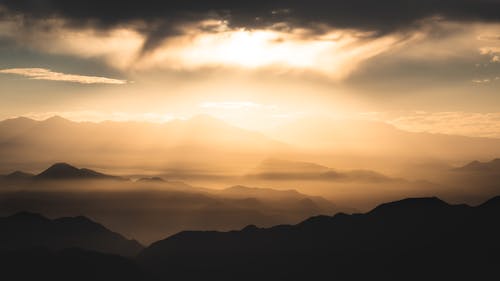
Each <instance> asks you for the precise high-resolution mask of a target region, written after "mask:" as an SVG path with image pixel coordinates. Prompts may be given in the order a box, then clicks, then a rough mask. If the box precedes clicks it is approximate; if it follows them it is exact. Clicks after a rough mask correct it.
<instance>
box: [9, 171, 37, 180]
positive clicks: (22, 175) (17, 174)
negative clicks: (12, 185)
mask: <svg viewBox="0 0 500 281" xmlns="http://www.w3.org/2000/svg"><path fill="white" fill-rule="evenodd" d="M34 176H35V175H34V174H31V173H26V172H23V171H14V172H12V173H10V174H7V175H5V176H3V179H5V180H13V181H16V180H29V179H31V178H33V177H34Z"/></svg>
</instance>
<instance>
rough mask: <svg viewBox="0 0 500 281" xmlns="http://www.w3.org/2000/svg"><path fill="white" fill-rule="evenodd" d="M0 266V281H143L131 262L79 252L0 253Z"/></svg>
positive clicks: (119, 258)
mask: <svg viewBox="0 0 500 281" xmlns="http://www.w3.org/2000/svg"><path fill="white" fill-rule="evenodd" d="M0 264H1V265H2V266H1V268H2V272H1V275H2V280H16V281H33V280H51V281H68V280H72V281H89V280H95V281H111V280H119V281H144V280H147V277H146V275H145V274H144V272H142V271H141V270H140V268H139V267H138V266H137V264H136V263H134V261H133V260H131V259H128V258H125V257H121V256H117V255H111V254H104V253H99V252H91V251H86V250H81V249H66V250H62V251H50V250H47V249H30V250H22V251H2V250H0Z"/></svg>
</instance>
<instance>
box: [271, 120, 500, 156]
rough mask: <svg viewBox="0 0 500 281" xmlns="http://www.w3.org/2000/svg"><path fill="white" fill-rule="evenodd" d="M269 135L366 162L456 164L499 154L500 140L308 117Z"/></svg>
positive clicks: (372, 122) (305, 146)
mask: <svg viewBox="0 0 500 281" xmlns="http://www.w3.org/2000/svg"><path fill="white" fill-rule="evenodd" d="M268 134H269V136H271V137H273V138H275V139H279V140H282V141H284V142H287V143H289V144H292V145H296V146H300V147H304V148H308V149H310V150H313V151H317V152H318V153H325V152H328V153H329V154H330V155H337V156H338V155H363V156H364V157H365V158H366V159H369V157H388V158H389V159H392V157H397V158H399V159H405V158H408V157H412V158H422V157H423V156H426V155H432V159H441V160H450V159H454V160H456V159H471V158H477V157H491V155H499V154H500V139H495V138H481V137H465V136H455V135H445V134H432V133H425V132H408V131H404V130H400V129H398V128H396V127H394V126H392V125H390V124H387V123H384V122H379V121H368V120H355V119H333V118H326V117H305V118H301V119H298V120H295V121H292V122H290V123H288V124H285V125H283V126H280V127H278V128H275V129H274V130H272V131H270V132H269V133H268ZM351 160H352V159H351ZM393 161H394V160H393ZM397 165H398V164H396V166H397Z"/></svg>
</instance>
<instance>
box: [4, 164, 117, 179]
mask: <svg viewBox="0 0 500 281" xmlns="http://www.w3.org/2000/svg"><path fill="white" fill-rule="evenodd" d="M2 178H3V179H4V180H10V181H16V180H126V179H125V178H122V177H118V176H111V175H107V174H103V173H100V172H96V171H94V170H91V169H87V168H76V167H74V166H72V165H70V164H67V163H55V164H53V165H51V166H50V167H49V168H47V169H45V170H44V171H42V172H41V173H39V174H37V175H34V174H31V173H26V172H22V171H15V172H12V173H10V174H7V175H4V176H3V177H2Z"/></svg>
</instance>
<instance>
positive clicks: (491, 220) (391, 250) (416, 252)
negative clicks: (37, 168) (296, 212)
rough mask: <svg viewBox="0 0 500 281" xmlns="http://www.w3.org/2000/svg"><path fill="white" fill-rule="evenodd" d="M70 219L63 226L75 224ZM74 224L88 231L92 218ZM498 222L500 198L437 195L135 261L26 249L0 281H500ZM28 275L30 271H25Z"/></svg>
mask: <svg viewBox="0 0 500 281" xmlns="http://www.w3.org/2000/svg"><path fill="white" fill-rule="evenodd" d="M6 219H7V220H14V221H24V220H29V221H32V220H33V221H38V220H43V221H45V220H46V219H43V217H40V216H39V215H35V214H17V215H14V216H11V217H10V218H3V219H2V220H6ZM73 220H75V218H72V219H63V220H61V221H58V222H57V224H60V226H61V227H63V225H65V226H68V225H70V226H72V225H73V224H74V223H75V222H74V221H73ZM49 221H50V220H49ZM56 221H57V220H56ZM77 221H84V222H85V223H86V224H88V223H89V222H88V219H85V218H78V219H77ZM499 221H500V196H499V197H494V198H492V199H490V200H488V201H487V202H485V203H483V204H481V205H478V206H475V207H471V206H468V205H464V204H459V205H450V204H448V203H446V202H444V201H442V200H440V199H438V198H436V197H428V198H409V199H404V200H400V201H394V202H390V203H385V204H381V205H379V206H378V207H376V208H374V209H372V210H371V211H369V212H367V213H364V214H353V215H347V214H343V213H338V214H336V215H334V216H316V217H311V218H309V219H307V220H305V221H303V222H301V223H299V224H296V225H278V226H274V227H271V228H259V227H257V226H254V225H249V226H247V227H245V228H243V229H241V230H236V231H229V232H218V231H183V232H180V233H177V234H175V235H172V236H170V237H168V238H166V239H164V240H160V241H158V242H155V243H153V244H151V245H150V246H149V247H146V248H145V249H143V250H142V251H140V252H139V253H138V254H137V255H136V256H135V257H131V258H124V257H120V256H116V255H109V254H103V253H100V251H99V250H97V251H89V250H87V249H85V246H83V247H80V248H83V249H68V250H55V251H54V250H47V249H40V248H38V249H37V248H29V247H23V248H24V249H22V250H10V251H5V250H2V251H0V261H1V262H2V264H3V265H7V267H6V268H5V270H4V271H3V272H2V276H4V277H5V278H14V279H15V280H32V279H30V278H34V277H37V278H38V279H44V280H45V279H46V278H52V279H51V280H67V278H68V275H64V274H61V272H64V273H67V274H70V275H69V276H71V275H76V276H75V278H74V279H75V280H84V279H82V278H81V276H85V277H86V278H91V279H92V280H111V279H112V280H172V279H173V280H200V279H203V280H256V279H258V280H323V279H329V280H367V279H371V280H436V281H437V280H496V279H497V277H498V271H497V270H498V264H499V262H500V256H499V255H498V252H499V250H500V242H499V240H498V237H499V235H500V224H499V223H498V222H499ZM18 223H19V222H18ZM80 223H81V222H80ZM90 225H93V223H90ZM9 229H11V231H10V232H11V233H12V234H15V233H19V234H20V235H10V236H6V237H4V238H3V239H2V242H3V243H4V244H6V245H9V244H12V245H17V244H20V245H23V244H25V245H33V241H43V240H41V239H37V238H36V237H37V236H41V237H44V236H50V235H48V234H52V233H53V232H51V231H52V230H50V229H51V228H39V229H38V231H37V232H30V233H29V234H30V235H27V234H26V233H25V230H26V228H24V229H23V228H19V227H18V228H13V227H10V228H9ZM47 229H49V231H47ZM80 230H81V229H80ZM87 231H88V230H87ZM80 233H87V232H80ZM66 234H67V236H61V237H60V238H61V239H63V238H64V237H66V238H67V237H73V236H72V235H74V232H69V233H66ZM85 235H86V234H82V236H85ZM90 237H92V238H95V237H96V236H88V237H87V238H90ZM71 239H73V238H71ZM63 240H64V239H63ZM70 246H71V245H70ZM76 246H79V245H76ZM80 246H81V245H80ZM94 250H95V249H94ZM51 262H57V263H56V265H58V266H55V265H54V264H51ZM21 268H24V269H25V270H22V271H18V270H19V269H21ZM84 268H86V269H87V270H85V269H84ZM68 269H72V270H73V272H72V271H71V270H68ZM64 278H66V279H64ZM117 278H119V279H117ZM72 279H73V278H72Z"/></svg>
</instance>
